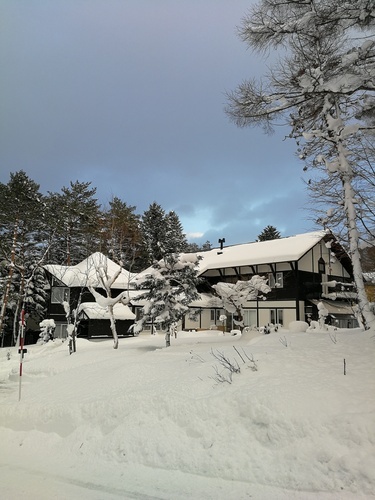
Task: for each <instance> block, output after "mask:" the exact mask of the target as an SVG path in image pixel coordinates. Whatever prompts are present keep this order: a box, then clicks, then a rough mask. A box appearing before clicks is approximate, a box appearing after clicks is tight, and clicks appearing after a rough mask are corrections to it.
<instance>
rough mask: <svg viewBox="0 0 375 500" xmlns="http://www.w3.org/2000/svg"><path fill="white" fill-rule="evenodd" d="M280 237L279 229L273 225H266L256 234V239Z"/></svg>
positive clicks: (276, 238) (264, 239)
mask: <svg viewBox="0 0 375 500" xmlns="http://www.w3.org/2000/svg"><path fill="white" fill-rule="evenodd" d="M279 238H281V236H280V233H279V231H278V230H277V229H276V228H275V227H274V226H266V227H265V228H264V229H263V231H262V232H261V233H260V234H259V235H258V241H267V240H278V239H279Z"/></svg>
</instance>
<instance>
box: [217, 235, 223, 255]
mask: <svg viewBox="0 0 375 500" xmlns="http://www.w3.org/2000/svg"><path fill="white" fill-rule="evenodd" d="M218 242H219V243H220V250H222V249H223V248H224V243H225V238H219V240H218ZM217 253H218V254H219V252H217ZM220 253H222V252H220Z"/></svg>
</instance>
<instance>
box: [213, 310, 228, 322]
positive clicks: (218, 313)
mask: <svg viewBox="0 0 375 500" xmlns="http://www.w3.org/2000/svg"><path fill="white" fill-rule="evenodd" d="M222 314H225V312H224V311H223V310H220V309H211V322H212V323H216V322H217V321H220V320H219V318H220V316H221V315H222Z"/></svg>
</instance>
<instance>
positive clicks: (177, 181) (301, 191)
mask: <svg viewBox="0 0 375 500" xmlns="http://www.w3.org/2000/svg"><path fill="white" fill-rule="evenodd" d="M251 4H252V1H251V0H230V1H229V0H179V1H176V0H53V1H50V0H0V18H1V19H2V28H1V30H0V65H1V74H0V127H1V128H0V182H8V180H9V173H10V172H15V171H18V170H25V171H26V173H27V174H28V175H29V176H30V177H31V178H32V179H33V180H35V181H36V182H38V183H39V184H40V186H41V190H42V191H43V192H47V191H60V189H61V187H63V186H67V185H69V182H70V181H75V180H79V181H90V182H92V185H93V186H94V187H96V188H97V197H98V199H99V201H100V202H101V203H102V204H103V205H106V204H107V203H108V201H109V200H110V199H111V198H112V197H113V196H118V197H120V198H121V199H123V200H124V201H126V202H127V203H128V204H130V205H135V206H136V207H137V210H136V211H137V213H142V212H143V211H144V210H146V209H147V208H148V206H149V205H150V203H152V202H153V201H156V202H157V203H160V205H161V206H162V207H163V208H164V209H165V210H166V211H169V210H175V211H176V212H177V214H178V215H179V217H180V220H181V222H182V223H183V226H184V229H185V231H186V232H187V234H188V235H191V234H196V235H200V237H198V236H196V237H195V238H193V237H191V238H190V240H191V241H197V242H204V241H206V240H210V241H211V242H212V243H213V244H214V245H216V244H217V240H218V238H222V237H225V238H226V243H227V244H235V243H244V242H248V241H253V240H255V239H256V238H257V236H258V234H259V233H260V232H261V231H262V229H263V228H264V227H265V226H267V225H269V224H271V225H274V226H276V227H277V228H278V229H279V230H280V232H281V233H282V235H285V236H288V235H291V234H296V233H301V232H305V231H309V230H312V229H314V227H313V223H312V222H311V221H310V220H309V213H308V211H307V210H306V205H307V202H308V197H307V192H306V190H305V187H304V184H303V181H302V178H303V172H302V167H303V165H302V164H301V162H300V161H299V160H298V159H297V158H296V156H295V144H294V142H293V141H290V140H284V136H285V135H287V134H288V132H289V130H288V128H287V127H280V130H277V131H276V133H275V134H274V135H272V136H267V135H265V134H264V133H263V132H262V130H261V129H257V128H255V129H254V128H248V129H238V128H237V127H236V126H235V125H234V124H233V123H231V122H230V121H229V119H228V117H227V116H226V115H225V113H224V107H225V104H226V97H225V92H226V91H228V90H234V89H235V87H236V86H237V85H238V84H239V83H241V81H242V80H244V79H247V78H251V77H257V76H260V75H262V74H263V73H264V72H265V71H266V70H267V65H268V64H272V58H273V57H274V55H273V54H271V55H270V56H269V58H268V60H264V59H262V58H261V57H260V56H259V55H258V54H253V53H252V52H251V51H250V50H249V49H247V47H246V45H245V44H244V43H242V42H241V41H240V40H239V38H238V37H237V35H236V27H237V26H239V25H240V23H241V19H242V18H243V16H244V15H245V13H246V12H247V11H248V9H249V7H250V6H251Z"/></svg>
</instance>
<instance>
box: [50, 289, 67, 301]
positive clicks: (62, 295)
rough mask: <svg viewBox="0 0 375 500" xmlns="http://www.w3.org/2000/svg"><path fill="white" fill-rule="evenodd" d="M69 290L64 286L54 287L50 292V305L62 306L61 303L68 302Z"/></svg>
mask: <svg viewBox="0 0 375 500" xmlns="http://www.w3.org/2000/svg"><path fill="white" fill-rule="evenodd" d="M69 298H70V289H69V288H67V287H64V286H54V287H52V290H51V303H52V304H62V303H63V302H69Z"/></svg>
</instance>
